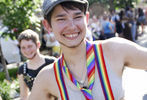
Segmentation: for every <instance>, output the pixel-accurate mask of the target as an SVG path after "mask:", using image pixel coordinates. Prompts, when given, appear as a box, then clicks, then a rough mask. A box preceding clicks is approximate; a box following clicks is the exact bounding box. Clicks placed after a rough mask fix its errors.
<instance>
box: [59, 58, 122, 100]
mask: <svg viewBox="0 0 147 100" xmlns="http://www.w3.org/2000/svg"><path fill="white" fill-rule="evenodd" d="M105 63H106V67H107V73H108V76H109V81H110V85H111V88H112V91H113V95H114V98H115V100H123V98H124V90H123V88H122V77H118V75H116V74H115V72H113V70H112V69H111V68H110V66H109V63H108V62H106V58H105ZM63 73H64V71H63ZM63 75H64V80H65V83H67V84H66V88H67V92H68V96H69V100H85V97H84V95H83V94H82V92H81V91H80V90H79V89H78V88H77V87H76V86H75V85H74V84H73V83H72V82H71V81H70V80H69V79H68V78H67V76H66V75H65V73H64V74H63ZM116 87H117V88H116ZM59 94H60V93H59ZM92 96H93V100H105V98H104V94H103V90H102V87H101V83H100V79H99V76H98V71H97V67H96V70H95V82H94V86H93V89H92ZM59 100H61V98H59Z"/></svg>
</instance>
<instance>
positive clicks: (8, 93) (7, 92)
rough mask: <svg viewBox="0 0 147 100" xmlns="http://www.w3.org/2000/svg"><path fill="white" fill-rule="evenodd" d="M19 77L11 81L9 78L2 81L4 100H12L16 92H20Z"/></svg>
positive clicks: (1, 87)
mask: <svg viewBox="0 0 147 100" xmlns="http://www.w3.org/2000/svg"><path fill="white" fill-rule="evenodd" d="M19 92H20V91H19V82H18V79H15V80H13V81H12V82H11V83H10V82H8V81H7V80H4V81H3V82H0V95H1V97H2V99H3V100H12V98H14V95H12V94H14V93H19Z"/></svg>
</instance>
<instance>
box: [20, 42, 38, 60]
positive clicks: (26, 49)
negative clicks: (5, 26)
mask: <svg viewBox="0 0 147 100" xmlns="http://www.w3.org/2000/svg"><path fill="white" fill-rule="evenodd" d="M20 50H21V53H22V54H23V55H24V56H25V57H26V58H28V59H33V58H34V57H35V56H36V55H37V52H38V50H39V44H35V43H34V42H33V41H32V40H25V39H24V40H21V42H20Z"/></svg>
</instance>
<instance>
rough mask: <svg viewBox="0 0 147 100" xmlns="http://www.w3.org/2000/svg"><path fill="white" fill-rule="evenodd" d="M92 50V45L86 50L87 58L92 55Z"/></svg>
mask: <svg viewBox="0 0 147 100" xmlns="http://www.w3.org/2000/svg"><path fill="white" fill-rule="evenodd" d="M91 52H92V46H91V47H90V48H89V50H88V51H87V52H86V55H87V56H86V59H87V58H88V57H89V56H90V55H91Z"/></svg>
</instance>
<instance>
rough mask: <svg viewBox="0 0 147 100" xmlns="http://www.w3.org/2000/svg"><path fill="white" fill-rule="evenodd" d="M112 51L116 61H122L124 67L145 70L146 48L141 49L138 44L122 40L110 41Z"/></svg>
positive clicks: (146, 65)
mask: <svg viewBox="0 0 147 100" xmlns="http://www.w3.org/2000/svg"><path fill="white" fill-rule="evenodd" d="M111 42H112V43H111V44H112V47H111V48H112V50H114V52H113V51H112V50H111V52H113V54H114V55H116V57H118V58H117V59H120V60H123V63H124V66H128V67H132V68H138V69H147V61H146V59H147V48H144V47H141V46H139V45H138V44H136V43H134V42H132V41H129V40H126V39H123V38H115V39H114V40H113V39H112V41H111Z"/></svg>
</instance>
